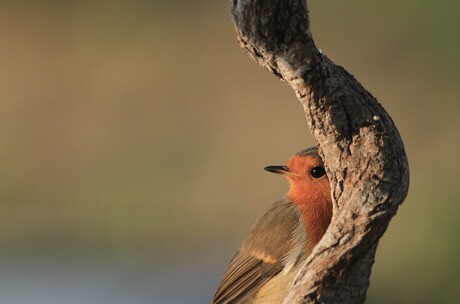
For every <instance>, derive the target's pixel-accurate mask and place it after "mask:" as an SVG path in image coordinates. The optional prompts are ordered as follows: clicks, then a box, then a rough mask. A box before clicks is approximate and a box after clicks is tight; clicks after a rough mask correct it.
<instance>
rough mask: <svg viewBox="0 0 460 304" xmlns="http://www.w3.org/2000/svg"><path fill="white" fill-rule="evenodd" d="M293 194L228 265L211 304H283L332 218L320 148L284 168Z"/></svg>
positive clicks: (279, 204) (275, 168)
mask: <svg viewBox="0 0 460 304" xmlns="http://www.w3.org/2000/svg"><path fill="white" fill-rule="evenodd" d="M264 169H265V170H266V171H269V172H272V173H276V174H281V175H283V176H285V177H286V178H287V180H288V182H289V191H288V192H287V194H285V195H284V196H283V197H282V198H281V199H279V200H278V201H276V202H275V203H273V204H272V205H271V207H270V208H269V209H268V210H267V211H266V212H265V213H264V214H263V215H262V217H260V218H259V220H257V222H256V223H255V224H254V226H253V227H252V228H251V229H250V231H249V233H248V235H247V236H246V238H245V240H244V241H243V243H242V244H241V247H240V248H239V250H238V251H237V252H236V254H235V255H234V257H233V258H232V260H231V261H230V263H229V265H228V269H227V271H226V272H225V274H224V276H223V278H222V280H221V282H220V285H219V286H218V288H217V291H216V293H215V294H214V297H213V300H212V304H262V303H263V304H277V303H283V301H284V299H285V297H286V295H287V293H288V292H289V290H290V289H291V288H292V287H293V284H294V279H295V276H296V275H297V273H298V271H299V270H300V269H301V267H302V264H303V262H305V261H306V259H307V257H308V255H309V254H310V253H311V252H312V249H313V248H314V247H315V245H316V244H317V243H318V242H319V241H320V240H321V238H322V236H323V235H324V233H325V232H326V230H327V228H328V226H329V223H330V221H331V217H332V196H331V187H330V183H329V179H328V177H327V174H326V169H325V167H324V163H323V161H322V159H321V157H320V155H319V152H318V148H317V147H310V148H307V149H304V150H302V151H300V152H297V153H296V154H294V156H292V157H291V158H290V159H289V160H288V161H287V163H286V165H281V166H268V167H265V168H264Z"/></svg>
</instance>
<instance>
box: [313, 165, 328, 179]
mask: <svg viewBox="0 0 460 304" xmlns="http://www.w3.org/2000/svg"><path fill="white" fill-rule="evenodd" d="M310 174H311V176H313V177H314V178H320V177H322V176H324V174H326V170H324V167H321V166H318V167H314V168H313V169H311V171H310Z"/></svg>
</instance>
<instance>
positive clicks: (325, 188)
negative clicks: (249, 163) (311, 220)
mask: <svg viewBox="0 0 460 304" xmlns="http://www.w3.org/2000/svg"><path fill="white" fill-rule="evenodd" d="M265 170H267V171H269V172H273V173H277V174H281V175H283V176H285V177H286V178H287V179H288V181H289V186H290V187H289V192H288V194H287V196H288V197H289V199H291V200H292V201H293V202H294V203H296V204H298V205H305V204H308V205H310V206H311V205H315V204H327V203H329V204H330V203H331V188H330V184H329V179H328V178H327V175H326V170H325V168H324V164H323V161H322V159H321V157H320V156H319V154H318V148H317V147H312V148H307V149H305V150H302V151H300V152H298V153H296V154H295V155H294V156H292V157H291V158H290V159H289V160H288V162H287V164H286V165H284V166H268V167H265Z"/></svg>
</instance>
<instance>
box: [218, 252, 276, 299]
mask: <svg viewBox="0 0 460 304" xmlns="http://www.w3.org/2000/svg"><path fill="white" fill-rule="evenodd" d="M281 269H282V265H281V263H276V264H268V263H265V262H263V261H262V260H259V259H257V258H254V257H252V256H246V257H243V256H242V255H241V254H240V253H239V252H238V253H237V254H236V255H235V257H234V258H233V260H232V262H231V263H230V266H229V268H228V270H227V272H226V273H225V275H224V279H223V281H222V283H221V285H220V286H219V288H218V289H217V292H216V294H215V295H214V299H213V303H215V304H223V303H232V304H238V303H242V302H243V301H245V300H246V299H248V298H250V297H251V296H253V295H254V294H255V293H256V292H257V291H258V290H259V288H260V287H261V286H263V285H264V284H265V283H266V282H267V281H268V280H269V279H270V278H271V277H273V276H275V275H276V274H277V273H279V272H280V271H281Z"/></svg>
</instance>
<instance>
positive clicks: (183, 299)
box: [0, 0, 460, 304]
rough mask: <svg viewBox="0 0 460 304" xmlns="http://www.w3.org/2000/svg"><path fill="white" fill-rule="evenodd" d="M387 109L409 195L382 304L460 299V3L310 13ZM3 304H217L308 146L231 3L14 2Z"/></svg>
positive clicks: (2, 38) (386, 241) (285, 91)
mask: <svg viewBox="0 0 460 304" xmlns="http://www.w3.org/2000/svg"><path fill="white" fill-rule="evenodd" d="M310 11H311V18H312V29H313V33H314V37H315V39H316V41H317V45H318V46H319V47H320V48H321V49H322V50H323V52H324V53H325V54H327V55H328V56H329V57H330V58H331V59H332V60H334V61H335V62H336V63H339V64H341V65H343V66H344V67H346V68H347V69H348V70H349V71H350V72H351V73H352V74H354V75H355V76H356V77H357V78H358V79H359V80H360V81H361V82H362V83H363V84H364V86H365V87H366V88H368V90H369V91H371V92H372V93H373V94H374V95H375V96H376V97H377V98H378V99H379V101H380V102H381V103H382V104H383V105H384V107H385V108H386V109H387V111H388V112H389V113H390V114H391V116H392V117H393V119H394V120H395V122H396V124H397V126H398V127H399V130H400V132H401V134H402V137H403V139H404V141H405V143H406V148H407V152H408V155H409V160H410V164H411V173H412V176H411V188H410V193H409V196H408V198H407V200H406V202H405V203H404V204H403V205H402V207H401V208H400V210H399V212H398V214H397V216H396V217H395V218H394V220H393V221H392V223H391V225H390V227H389V229H388V231H387V233H386V234H385V235H384V237H383V239H382V241H381V243H380V247H379V249H378V253H377V257H376V263H375V267H374V269H373V274H372V278H371V287H370V289H369V293H368V303H458V297H459V296H460V279H459V276H458V274H459V273H460V263H459V262H458V259H459V257H460V242H459V238H460V221H459V214H460V204H459V200H460V194H459V186H458V183H459V181H458V172H459V171H460V162H459V160H458V157H459V155H460V128H459V115H460V103H459V93H460V89H459V83H460V76H459V75H460V74H459V72H458V71H459V70H460V58H459V51H460V2H459V1H456V0H448V1H442V2H436V3H434V2H433V1H427V0H418V1H411V0H406V1H365V0H359V1H358V0H352V1H318V0H313V1H310ZM0 125H1V126H0V210H1V215H0V227H1V229H0V303H9V304H14V303H46V304H53V303H70V304H72V303H78V304H80V303H101V304H104V303H130V304H138V303H139V304H140V303H142V304H143V303H160V304H162V303H208V302H209V301H210V299H211V297H212V294H213V292H214V289H215V288H216V286H217V284H218V282H219V280H220V277H221V275H222V274H223V272H224V270H225V268H226V265H227V263H228V261H229V259H230V258H231V256H232V255H233V253H234V251H235V250H236V249H237V247H238V246H239V243H240V241H241V240H242V238H243V237H244V235H245V233H246V232H247V230H248V229H249V227H250V226H251V225H252V223H253V222H254V221H255V219H256V218H257V217H258V216H259V215H260V214H261V213H262V212H263V210H264V209H266V208H267V206H268V205H269V204H270V203H271V202H273V201H274V200H276V199H278V198H279V197H280V196H281V195H282V194H283V193H284V192H285V191H286V189H287V184H286V183H285V181H284V180H282V179H281V178H280V177H278V176H274V175H270V174H267V173H266V172H264V171H263V170H262V168H263V167H264V166H266V165H271V164H282V163H283V162H284V161H285V160H286V159H287V158H288V157H289V156H290V155H291V154H292V153H294V152H296V151H298V150H300V149H302V148H304V147H306V146H310V145H313V144H314V141H313V138H312V136H311V135H310V133H309V131H308V129H307V125H306V122H305V119H304V114H303V111H302V107H301V106H300V103H299V102H298V101H297V100H296V98H295V96H294V94H293V92H292V91H291V89H290V88H289V87H288V86H287V85H285V84H283V83H281V82H280V81H278V80H277V79H276V78H275V77H274V76H272V75H270V74H269V73H268V72H267V71H265V70H264V69H262V68H260V67H258V66H257V65H256V64H255V63H254V62H252V61H251V60H249V59H248V58H247V56H246V55H245V54H243V53H242V52H241V51H240V49H239V47H238V45H237V42H236V36H235V33H234V29H233V25H232V23H231V20H230V16H229V8H228V2H227V1H211V0H206V1H205V0H202V1H164V0H163V1H160V0H157V1H155V0H154V1H142V0H137V1H120V0H112V1H104V0H93V1H85V0H81V1H52V0H42V1H21V0H17V1H5V0H3V1H0Z"/></svg>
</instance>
